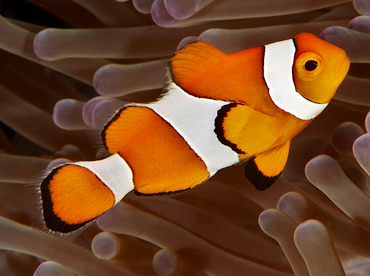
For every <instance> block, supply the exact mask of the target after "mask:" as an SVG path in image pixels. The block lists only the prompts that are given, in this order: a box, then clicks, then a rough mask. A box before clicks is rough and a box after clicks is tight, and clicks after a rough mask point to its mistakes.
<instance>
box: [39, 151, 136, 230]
mask: <svg viewBox="0 0 370 276" xmlns="http://www.w3.org/2000/svg"><path fill="white" fill-rule="evenodd" d="M133 188H134V185H133V180H132V172H131V169H130V167H129V166H128V165H127V163H126V162H125V161H124V160H123V159H122V158H121V157H120V156H119V155H118V154H114V155H112V156H110V157H108V158H105V159H102V160H98V161H85V162H76V163H67V164H64V165H61V166H58V167H55V168H53V169H52V170H51V172H50V173H49V174H48V175H47V176H46V177H45V178H44V179H43V181H42V182H41V185H40V186H39V189H38V197H39V200H40V201H41V220H40V219H39V222H38V226H39V228H40V227H41V228H42V229H43V230H47V231H48V232H51V233H54V234H59V235H61V236H68V235H69V234H72V233H76V232H80V231H81V230H82V229H83V227H84V226H87V225H88V224H89V223H91V222H93V221H94V220H95V219H96V218H97V217H98V216H100V215H102V214H103V213H105V212H106V211H108V210H109V209H110V208H112V207H113V206H114V205H116V204H117V203H118V202H119V201H120V200H121V199H122V198H123V197H124V196H125V195H126V194H127V193H128V192H130V191H131V190H133Z"/></svg>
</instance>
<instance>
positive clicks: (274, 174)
mask: <svg viewBox="0 0 370 276" xmlns="http://www.w3.org/2000/svg"><path fill="white" fill-rule="evenodd" d="M289 148H290V141H288V142H287V143H285V144H283V145H280V146H278V147H275V148H273V149H270V150H268V151H265V152H264V153H262V154H260V155H257V156H255V157H252V158H251V159H249V160H248V162H247V164H246V165H245V170H244V173H245V176H246V177H247V179H248V180H249V181H250V182H251V183H252V184H253V185H254V186H255V187H256V189H257V190H260V191H263V190H266V189H267V188H269V187H270V186H271V185H272V184H274V183H275V181H276V180H277V179H278V177H279V176H280V174H281V172H282V171H283V169H284V167H285V164H286V162H287V160H288V155H289Z"/></svg>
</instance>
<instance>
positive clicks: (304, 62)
mask: <svg viewBox="0 0 370 276" xmlns="http://www.w3.org/2000/svg"><path fill="white" fill-rule="evenodd" d="M294 67H295V73H296V74H297V75H299V76H300V77H301V78H305V79H307V80H312V79H313V78H315V77H316V76H318V75H319V74H320V73H321V72H322V69H323V67H324V62H323V59H322V57H321V56H320V55H319V54H318V53H316V52H314V51H305V52H302V53H299V54H298V55H297V56H296V59H295V65H294Z"/></svg>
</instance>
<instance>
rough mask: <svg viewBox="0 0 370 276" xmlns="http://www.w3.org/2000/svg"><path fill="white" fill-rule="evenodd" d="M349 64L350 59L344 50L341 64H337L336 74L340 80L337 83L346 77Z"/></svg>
mask: <svg viewBox="0 0 370 276" xmlns="http://www.w3.org/2000/svg"><path fill="white" fill-rule="evenodd" d="M350 65H351V60H350V59H349V57H348V56H347V54H346V53H345V52H344V56H343V62H342V64H341V66H339V71H338V73H337V74H338V75H337V76H338V78H339V80H340V82H339V83H341V82H342V81H343V80H344V78H345V77H346V75H347V73H348V70H349V67H350Z"/></svg>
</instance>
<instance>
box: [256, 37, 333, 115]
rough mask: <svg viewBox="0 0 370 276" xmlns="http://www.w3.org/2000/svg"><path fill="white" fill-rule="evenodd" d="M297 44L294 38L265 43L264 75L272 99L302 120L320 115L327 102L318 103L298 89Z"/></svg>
mask: <svg viewBox="0 0 370 276" xmlns="http://www.w3.org/2000/svg"><path fill="white" fill-rule="evenodd" d="M295 51H296V49H295V46H294V42H293V39H288V40H284V41H279V42H275V43H272V44H268V45H265V57H264V70H263V76H264V79H265V82H266V84H267V87H268V89H269V94H270V97H271V99H272V101H273V102H274V103H275V104H276V105H277V106H278V107H279V108H281V109H282V110H284V111H286V112H288V113H290V114H292V115H294V116H296V117H297V118H299V119H301V120H310V119H313V118H315V117H316V116H317V115H319V114H320V113H321V112H322V111H323V110H324V109H325V107H326V106H327V104H318V103H314V102H311V101H309V100H307V99H306V98H304V97H303V96H302V95H301V94H299V93H298V92H297V91H296V88H295V85H294V80H293V65H294V55H295Z"/></svg>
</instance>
